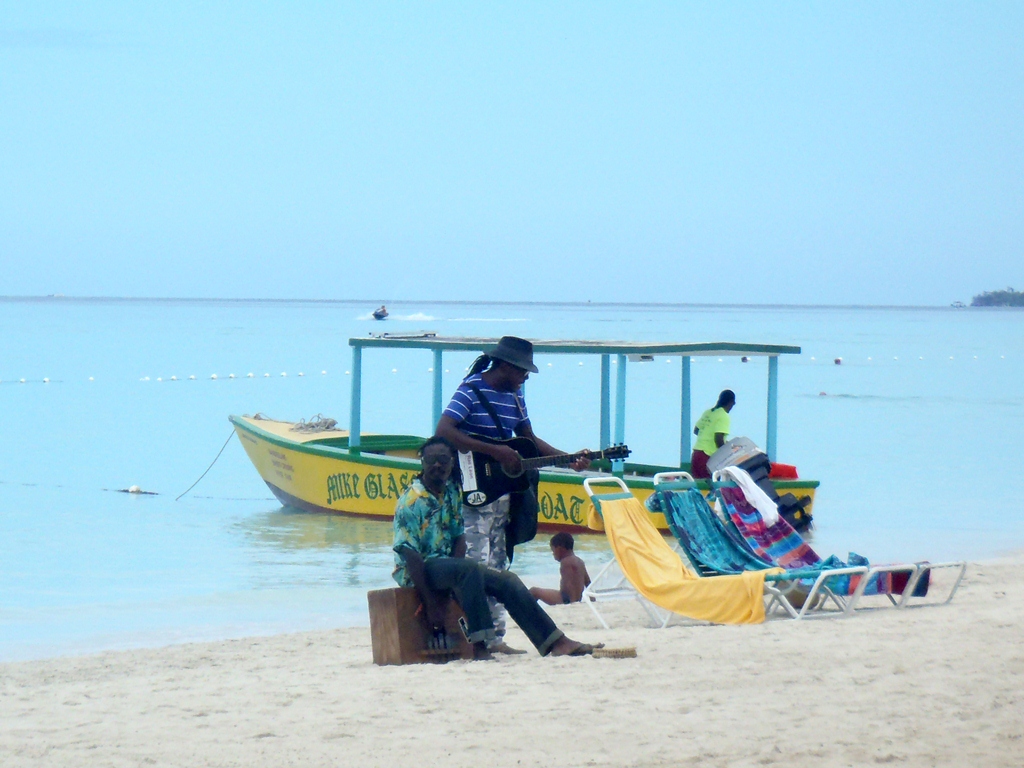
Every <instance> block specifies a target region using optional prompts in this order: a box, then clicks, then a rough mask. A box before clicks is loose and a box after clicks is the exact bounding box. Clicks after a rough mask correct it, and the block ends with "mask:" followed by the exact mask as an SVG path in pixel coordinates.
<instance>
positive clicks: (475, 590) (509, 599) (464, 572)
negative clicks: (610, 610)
mask: <svg viewBox="0 0 1024 768" xmlns="http://www.w3.org/2000/svg"><path fill="white" fill-rule="evenodd" d="M424 568H425V570H426V575H427V581H428V583H429V586H430V588H431V589H434V590H436V591H438V592H448V591H450V592H452V593H453V594H454V595H455V600H456V602H458V604H459V605H461V606H462V610H463V611H465V612H466V623H467V624H469V640H470V642H473V643H476V642H481V641H486V640H488V639H490V638H492V637H494V622H493V621H492V619H491V610H490V608H489V607H488V605H487V597H488V596H490V597H493V598H494V599H495V600H497V601H498V602H499V603H503V604H504V605H505V610H507V611H508V613H509V616H511V617H512V620H513V621H514V622H515V623H516V624H518V625H519V628H520V629H521V630H523V632H525V633H526V636H527V637H528V638H529V639H530V642H531V643H533V645H534V647H535V648H536V649H537V650H538V651H539V652H540V655H541V656H546V655H547V653H548V651H550V650H551V646H552V645H554V644H555V643H556V642H557V641H558V639H559V638H561V637H562V636H563V632H562V630H560V629H559V628H558V627H556V626H555V622H553V621H552V620H551V617H550V616H548V615H547V613H545V612H544V609H543V608H541V607H540V605H538V604H537V601H536V600H534V599H533V596H532V595H531V594H530V590H528V589H527V588H526V587H525V586H524V585H523V582H522V581H520V580H519V577H518V576H516V575H515V574H514V573H511V572H510V571H498V570H495V569H494V568H487V567H486V566H483V565H480V564H479V563H476V562H473V561H472V560H466V559H465V558H462V557H432V558H430V559H429V560H427V561H426V563H425V564H424Z"/></svg>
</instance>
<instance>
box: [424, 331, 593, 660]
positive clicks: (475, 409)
mask: <svg viewBox="0 0 1024 768" xmlns="http://www.w3.org/2000/svg"><path fill="white" fill-rule="evenodd" d="M537 372H538V371H537V366H535V365H534V364H533V344H531V343H530V342H529V341H527V340H526V339H520V338H517V337H515V336H503V337H502V338H501V340H500V341H499V342H498V345H497V346H496V347H493V348H492V349H490V350H488V351H487V352H486V353H485V354H483V355H481V356H480V357H479V358H477V360H476V361H475V362H474V363H473V366H472V367H471V368H470V372H469V375H468V376H466V378H465V379H464V380H463V381H462V384H460V385H459V388H458V389H457V390H455V394H454V395H453V396H452V399H451V402H449V403H448V407H447V408H445V410H444V413H443V414H442V415H441V420H440V421H439V422H438V424H437V429H436V430H435V433H434V434H436V435H437V436H438V437H443V438H445V439H446V440H448V441H449V442H450V443H452V445H454V446H455V447H456V448H458V449H459V450H460V451H474V452H477V453H484V454H486V455H488V456H491V457H492V458H493V459H494V460H495V461H497V462H499V463H500V464H501V466H502V467H503V468H504V469H505V471H506V472H507V473H508V474H510V475H518V474H520V473H521V472H522V457H521V456H520V455H519V454H518V453H516V451H515V450H513V449H512V448H510V447H509V446H507V445H502V444H500V443H495V442H493V441H498V440H507V439H508V438H511V437H513V436H518V437H525V438H529V439H530V440H532V441H533V442H534V444H536V446H537V449H538V451H539V453H540V455H541V456H555V455H560V454H562V453H563V451H559V450H558V449H556V448H554V447H552V446H551V445H549V444H548V443H547V442H545V441H544V440H541V439H540V438H539V437H537V435H535V434H534V432H533V425H532V424H531V423H530V417H529V414H528V413H527V410H526V402H525V401H524V399H523V392H522V386H523V382H525V381H526V380H527V379H528V378H529V377H530V373H537ZM495 417H497V418H495ZM570 466H571V468H572V469H574V470H577V471H579V470H581V469H586V468H587V467H588V466H590V459H589V458H586V457H585V455H584V457H581V458H579V459H577V460H576V461H574V462H573V463H572V464H571V465H570ZM509 499H510V497H509V495H508V494H505V495H504V496H502V497H500V498H498V499H496V500H494V501H491V502H489V503H487V504H485V505H483V506H469V505H466V504H464V505H463V508H462V513H463V516H464V518H465V536H466V557H468V558H470V559H472V560H476V561H478V562H480V563H482V564H484V565H486V566H489V567H491V568H496V569H498V570H506V569H507V568H508V556H507V551H506V546H505V526H506V525H507V524H508V519H509ZM490 604H491V615H492V616H493V618H494V624H495V629H496V633H497V638H496V640H495V642H494V643H493V644H492V645H491V646H490V647H489V649H490V650H491V651H493V652H497V653H519V652H520V651H514V650H513V649H511V648H509V647H508V646H507V645H506V644H505V641H504V636H505V611H504V608H502V607H499V604H498V603H496V602H494V601H493V600H491V601H490Z"/></svg>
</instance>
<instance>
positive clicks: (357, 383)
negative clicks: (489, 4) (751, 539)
mask: <svg viewBox="0 0 1024 768" xmlns="http://www.w3.org/2000/svg"><path fill="white" fill-rule="evenodd" d="M530 341H531V342H532V343H533V351H534V352H535V353H537V354H542V355H599V356H600V357H601V448H607V447H608V446H609V445H611V444H612V437H613V435H612V421H611V414H612V410H611V399H612V398H611V356H612V355H615V356H616V357H617V363H618V364H617V366H616V386H615V425H614V426H615V430H614V442H615V443H625V442H626V362H627V360H649V359H652V358H653V357H654V356H661V357H679V358H681V359H682V369H683V375H682V392H681V398H680V419H679V423H680V427H681V430H682V432H681V436H680V439H679V464H680V466H682V465H683V464H685V463H687V462H688V461H689V460H690V437H691V433H692V430H693V425H692V423H691V415H690V411H691V407H690V406H691V403H690V358H691V357H698V356H717V357H723V356H726V355H730V356H735V357H739V356H745V357H767V358H768V429H767V435H766V437H765V450H766V451H767V452H768V458H770V459H771V460H772V461H774V460H775V446H776V438H777V436H778V400H779V356H780V355H799V354H800V347H793V346H787V345H783V344H742V343H736V342H729V341H714V342H624V341H576V340H567V339H551V340H538V339H530ZM348 343H349V345H350V346H351V347H352V402H351V408H352V410H351V419H350V424H349V431H350V435H349V449H350V450H351V451H353V452H355V453H358V452H359V446H360V428H361V424H360V421H361V408H362V405H361V395H362V359H363V349H364V348H367V347H388V348H392V349H430V350H433V352H434V369H433V373H434V391H433V423H434V424H437V422H438V421H439V420H440V419H441V412H442V410H443V408H444V392H443V391H442V381H441V373H442V371H443V370H444V367H443V362H442V361H443V355H444V352H445V351H446V350H448V351H453V352H455V351H459V352H484V351H486V350H487V349H490V348H491V347H494V346H495V345H496V344H497V343H498V339H494V338H483V337H471V336H437V335H436V334H433V333H417V334H389V333H382V334H373V335H370V336H365V337H357V338H351V339H349V340H348ZM617 464H618V466H617V467H616V468H617V469H618V470H619V471H620V472H621V462H618V463H617Z"/></svg>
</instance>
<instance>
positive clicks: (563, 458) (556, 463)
mask: <svg viewBox="0 0 1024 768" xmlns="http://www.w3.org/2000/svg"><path fill="white" fill-rule="evenodd" d="M584 453H585V452H584V451H581V452H579V453H556V454H554V455H553V456H538V457H537V458H535V459H523V469H540V468H541V467H567V466H569V465H570V464H572V463H573V462H574V461H576V459H578V458H580V457H581V456H583V455H584ZM603 458H604V451H600V452H599V453H594V452H593V451H591V452H590V460H591V461H593V460H595V459H603Z"/></svg>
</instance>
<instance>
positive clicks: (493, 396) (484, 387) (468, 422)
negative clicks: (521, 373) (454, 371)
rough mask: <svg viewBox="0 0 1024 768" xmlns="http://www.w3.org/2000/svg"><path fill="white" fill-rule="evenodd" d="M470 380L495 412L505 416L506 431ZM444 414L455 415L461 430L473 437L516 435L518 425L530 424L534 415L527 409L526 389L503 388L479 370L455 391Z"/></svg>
mask: <svg viewBox="0 0 1024 768" xmlns="http://www.w3.org/2000/svg"><path fill="white" fill-rule="evenodd" d="M470 384H475V385H476V386H477V388H478V389H479V390H480V392H481V393H483V396H484V397H486V398H487V401H488V402H489V403H490V404H491V406H492V407H493V408H494V412H495V413H496V414H497V415H498V418H499V419H500V420H501V425H502V426H503V427H504V428H505V434H504V435H502V434H500V433H499V432H498V428H497V426H495V424H494V419H492V418H491V415H490V414H489V413H488V412H487V409H486V408H485V407H484V404H483V403H482V402H481V401H480V398H478V397H477V396H476V392H474V391H473V390H472V389H470V388H469V385H470ZM444 415H445V416H448V417H449V418H451V420H452V421H454V422H455V424H456V425H457V426H458V428H459V430H460V431H462V432H465V433H466V434H467V435H469V436H470V437H484V438H488V439H490V440H500V439H502V438H504V439H508V438H510V437H514V436H515V431H516V428H518V427H520V426H524V425H526V426H529V424H530V416H529V414H528V413H527V412H526V402H525V401H524V400H523V390H522V389H520V390H519V391H518V392H499V391H498V390H496V389H492V388H491V387H490V385H489V384H487V382H486V381H484V379H483V376H481V375H480V374H479V373H474V374H473V375H472V376H467V377H466V379H465V380H464V381H463V382H462V384H460V385H459V388H458V389H456V390H455V394H454V395H452V399H451V402H450V403H448V407H447V408H445V409H444Z"/></svg>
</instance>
